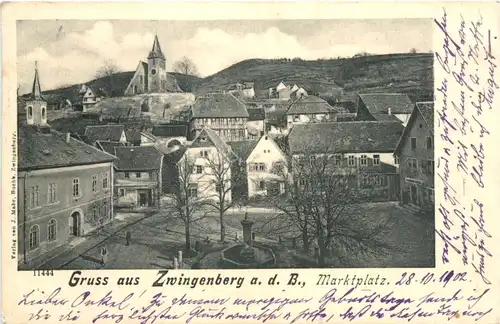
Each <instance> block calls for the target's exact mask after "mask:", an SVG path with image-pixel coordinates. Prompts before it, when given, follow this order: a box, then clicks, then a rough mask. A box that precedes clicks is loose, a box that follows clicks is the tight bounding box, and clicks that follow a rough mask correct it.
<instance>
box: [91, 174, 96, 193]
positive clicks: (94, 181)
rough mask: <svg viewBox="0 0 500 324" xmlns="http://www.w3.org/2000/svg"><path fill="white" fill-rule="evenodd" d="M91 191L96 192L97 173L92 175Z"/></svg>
mask: <svg viewBox="0 0 500 324" xmlns="http://www.w3.org/2000/svg"><path fill="white" fill-rule="evenodd" d="M92 192H97V174H94V175H93V176H92Z"/></svg>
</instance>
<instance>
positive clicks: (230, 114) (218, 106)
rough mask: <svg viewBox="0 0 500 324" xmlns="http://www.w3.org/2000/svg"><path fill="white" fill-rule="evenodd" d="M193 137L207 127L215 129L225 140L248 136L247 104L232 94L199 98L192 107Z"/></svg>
mask: <svg viewBox="0 0 500 324" xmlns="http://www.w3.org/2000/svg"><path fill="white" fill-rule="evenodd" d="M190 120H191V122H190V123H191V125H190V129H191V133H192V135H191V136H192V138H194V137H196V136H198V135H199V134H200V133H201V130H202V129H203V128H205V127H207V128H210V129H211V130H213V131H214V132H215V133H216V134H217V135H218V136H219V137H220V138H222V139H223V140H225V141H236V140H242V139H246V138H247V137H248V131H247V121H248V112H247V109H246V106H245V104H244V103H243V102H242V101H240V100H239V99H237V98H236V97H235V96H233V95H232V94H216V95H212V96H209V97H205V98H198V100H196V102H195V103H194V105H193V106H192V107H191V117H190Z"/></svg>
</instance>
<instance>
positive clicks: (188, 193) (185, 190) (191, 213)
mask: <svg viewBox="0 0 500 324" xmlns="http://www.w3.org/2000/svg"><path fill="white" fill-rule="evenodd" d="M193 168H194V161H193V160H191V159H190V158H189V157H188V156H187V155H186V156H184V157H183V158H182V159H181V160H180V161H179V162H178V164H177V172H178V175H179V178H178V179H177V183H176V186H175V187H176V188H175V190H174V195H173V197H172V199H171V200H170V201H168V202H166V203H165V204H164V205H163V206H162V207H163V208H164V209H165V210H166V212H167V214H168V215H170V216H172V217H174V218H177V219H179V220H180V221H182V223H183V225H184V230H185V240H186V243H185V249H186V252H190V251H191V250H192V249H191V227H192V225H193V224H194V223H196V222H198V221H200V220H201V219H203V218H204V217H206V216H207V212H206V211H204V210H203V206H204V204H205V202H204V199H203V198H200V197H199V196H200V193H199V192H198V188H197V187H196V186H194V184H193V183H191V181H190V180H191V177H192V175H193Z"/></svg>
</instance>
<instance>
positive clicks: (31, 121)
mask: <svg viewBox="0 0 500 324" xmlns="http://www.w3.org/2000/svg"><path fill="white" fill-rule="evenodd" d="M26 123H27V124H28V125H37V126H47V101H45V99H44V98H43V97H42V89H41V87H40V77H39V76H38V67H37V62H35V79H34V80H33V88H32V90H31V95H30V97H29V99H28V100H26Z"/></svg>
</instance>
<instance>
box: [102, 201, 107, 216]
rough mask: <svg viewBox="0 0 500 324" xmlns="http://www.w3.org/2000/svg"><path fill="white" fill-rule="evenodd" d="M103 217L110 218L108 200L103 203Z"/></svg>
mask: <svg viewBox="0 0 500 324" xmlns="http://www.w3.org/2000/svg"><path fill="white" fill-rule="evenodd" d="M102 218H103V219H106V218H108V203H107V202H105V203H104V204H103V205H102Z"/></svg>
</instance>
